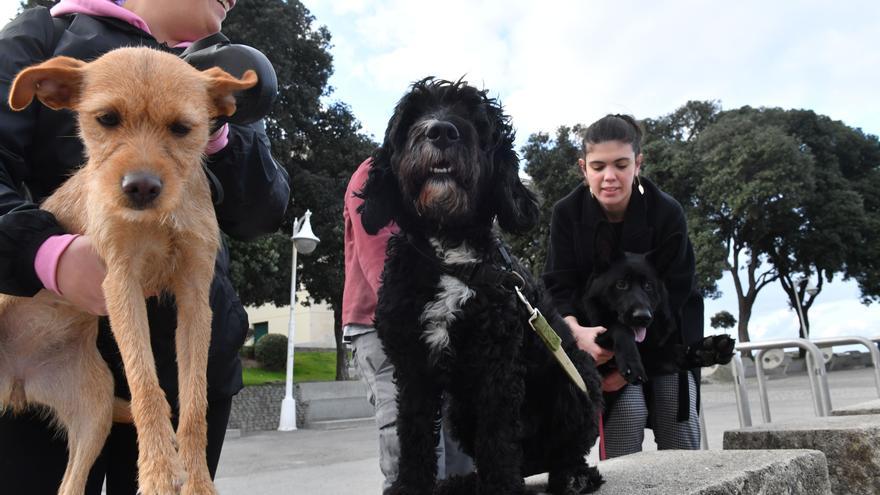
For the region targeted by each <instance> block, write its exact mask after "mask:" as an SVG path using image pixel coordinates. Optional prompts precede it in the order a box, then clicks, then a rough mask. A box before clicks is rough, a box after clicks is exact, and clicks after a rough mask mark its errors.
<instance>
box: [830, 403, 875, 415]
mask: <svg viewBox="0 0 880 495" xmlns="http://www.w3.org/2000/svg"><path fill="white" fill-rule="evenodd" d="M863 414H880V399H874V400H871V401H868V402H862V403H860V404H853V405H851V406H847V407H841V408H838V409H835V410H833V411H831V415H832V416H860V415H863Z"/></svg>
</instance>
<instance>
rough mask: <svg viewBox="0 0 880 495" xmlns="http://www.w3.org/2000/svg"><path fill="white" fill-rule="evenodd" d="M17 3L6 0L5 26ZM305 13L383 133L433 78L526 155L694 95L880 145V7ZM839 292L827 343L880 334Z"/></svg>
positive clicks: (729, 296) (475, 6)
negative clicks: (563, 131)
mask: <svg viewBox="0 0 880 495" xmlns="http://www.w3.org/2000/svg"><path fill="white" fill-rule="evenodd" d="M241 1H247V0H241ZM16 3H17V2H15V1H13V0H0V23H2V22H3V20H5V19H7V18H9V17H10V16H11V15H12V13H14V11H15V4H16ZM304 3H305V5H306V6H307V7H308V8H309V9H310V10H311V12H312V14H313V15H314V16H315V19H316V24H317V25H326V26H327V27H328V28H329V30H330V32H331V33H332V35H333V49H332V53H333V56H334V67H335V74H334V76H333V78H332V79H331V84H332V85H333V86H334V87H335V92H334V93H333V94H332V95H331V97H330V99H331V100H342V101H344V102H346V103H348V104H349V105H351V107H352V110H353V111H354V113H355V115H357V117H358V118H359V119H360V120H361V122H362V123H363V125H364V128H365V129H366V130H367V132H369V133H371V134H373V135H374V136H377V137H378V136H381V135H382V134H383V133H384V128H385V124H386V122H387V121H388V118H389V116H390V114H391V110H392V108H393V106H394V103H395V102H396V101H397V99H398V98H400V96H401V95H402V94H403V92H404V91H405V90H406V88H407V86H408V85H409V84H410V83H411V82H412V81H414V80H417V79H420V78H422V77H424V76H427V75H434V76H439V77H443V78H446V79H457V78H459V77H461V76H463V75H464V76H466V79H467V80H468V81H470V82H471V83H472V84H475V85H477V86H481V87H485V88H488V89H489V90H490V93H491V94H492V95H493V96H497V97H498V98H500V100H501V101H502V103H503V104H504V105H505V108H506V110H507V112H508V113H509V114H510V115H511V116H512V117H513V122H514V125H515V127H516V128H517V130H518V135H519V139H518V142H519V144H520V145H521V144H522V143H524V142H525V139H526V137H527V136H528V135H529V134H531V133H533V132H537V131H544V132H552V131H553V129H555V128H556V127H557V126H559V125H562V124H567V125H571V124H574V123H579V122H581V123H589V122H591V121H593V120H595V119H597V118H599V117H601V116H602V115H605V114H607V113H618V112H625V113H630V114H633V115H635V116H636V117H639V118H643V117H657V116H660V115H663V114H666V113H669V112H671V111H673V110H675V109H676V108H677V107H678V106H680V105H681V104H683V103H685V102H686V101H687V100H692V99H696V100H705V99H713V100H719V101H720V102H721V104H722V106H723V108H725V109H728V108H736V107H739V106H742V105H751V106H778V107H783V108H807V109H812V110H815V111H816V112H818V113H822V114H825V115H828V116H830V117H832V118H834V119H839V120H842V121H843V122H845V123H846V124H848V125H850V126H855V127H860V128H862V129H863V130H865V131H866V132H868V133H871V134H875V135H877V134H880V104H878V90H877V88H878V87H880V41H878V33H880V2H877V1H876V0H874V1H846V2H830V1H821V2H820V1H811V0H802V1H793V0H783V1H778V2H766V1H761V2H758V1H752V0H745V1H739V2H720V1H715V2H710V1H690V2H689V1H663V2H638V1H630V0H623V1H616V2H593V1H561V0H544V1H540V2H535V1H529V0H506V1H499V0H486V1H480V2H473V1H463V0H445V1H443V2H437V1H433V2H426V1H421V0H305V1H304ZM650 161H651V157H646V166H648V167H650ZM353 165H354V164H353ZM573 166H574V165H573ZM825 287H826V289H825V290H824V291H823V293H822V294H821V295H820V298H819V299H818V301H817V303H816V304H815V305H814V306H813V309H812V311H811V321H812V323H813V333H814V335H820V336H832V335H846V334H861V335H866V336H875V335H878V336H880V323H878V322H880V305H876V304H875V305H872V306H868V307H866V306H863V305H861V304H860V303H859V302H858V298H859V291H858V288H857V287H856V286H855V285H854V284H852V283H843V282H835V283H832V284H830V285H826V286H825ZM721 288H722V290H723V291H724V296H723V297H722V298H721V299H719V300H713V301H707V304H706V316H707V319H708V317H709V316H711V315H712V314H714V313H715V312H717V311H719V310H721V309H727V310H728V311H730V312H732V313H733V314H734V315H736V314H737V309H736V297H735V293H734V289H733V285H732V283H730V280H729V278H725V279H724V280H723V281H722V284H721ZM785 301H786V299H785V297H784V295H783V293H782V291H781V289H779V288H778V287H777V286H771V287H769V288H767V289H765V290H764V291H763V292H762V293H761V294H760V295H759V298H758V302H757V305H756V307H755V312H754V316H753V318H752V322H751V324H750V329H751V335H752V338H753V340H762V339H770V338H783V337H794V336H795V335H796V329H797V318H796V316H795V314H794V312H793V311H792V310H791V309H789V308H788V306H787V304H786V302H785ZM710 330H711V328H709V327H708V325H707V331H710Z"/></svg>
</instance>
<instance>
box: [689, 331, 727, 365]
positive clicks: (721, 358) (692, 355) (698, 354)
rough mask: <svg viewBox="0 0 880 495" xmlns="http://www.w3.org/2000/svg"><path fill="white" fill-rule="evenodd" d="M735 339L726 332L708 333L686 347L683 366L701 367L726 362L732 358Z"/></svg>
mask: <svg viewBox="0 0 880 495" xmlns="http://www.w3.org/2000/svg"><path fill="white" fill-rule="evenodd" d="M735 345H736V339H734V338H732V337H731V336H730V335H727V334H720V335H710V336H708V337H705V338H704V339H703V340H702V341H700V342H698V343H696V344H694V345H691V346H689V347H688V348H687V352H686V353H685V355H684V363H683V364H684V366H683V367H684V368H686V369H690V368H703V367H706V366H713V365H716V364H727V363H729V362H730V360H731V359H733V353H734V346H735Z"/></svg>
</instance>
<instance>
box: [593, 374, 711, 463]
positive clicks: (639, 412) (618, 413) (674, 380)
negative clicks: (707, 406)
mask: <svg viewBox="0 0 880 495" xmlns="http://www.w3.org/2000/svg"><path fill="white" fill-rule="evenodd" d="M687 377H688V387H689V389H690V390H689V392H690V394H689V396H690V404H689V406H688V408H689V411H690V414H689V416H688V419H687V420H686V421H681V422H679V421H676V420H675V417H676V413H677V412H678V375H675V374H673V375H663V376H657V377H652V378H651V383H652V385H653V389H654V397H653V403H652V404H651V411H653V413H654V414H653V420H654V424H653V425H652V426H653V430H654V439H655V441H656V442H657V449H658V450H667V449H684V450H698V449H699V448H700V422H699V417H698V416H697V385H696V383H695V382H694V376H693V374H691V373H688V374H687ZM603 419H604V430H605V455H606V457H607V458H608V459H610V458H612V457H619V456H622V455H627V454H633V453H635V452H641V451H642V443H643V442H644V440H645V427H646V426H648V405H647V404H646V403H645V394H644V392H643V390H642V386H641V385H627V386H625V387H624V388H623V391H622V392H621V394H620V397H618V399H617V402H615V403H614V407H613V408H612V409H611V413H610V414H608V415H607V416H605V417H604V418H603Z"/></svg>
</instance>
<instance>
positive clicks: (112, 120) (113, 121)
mask: <svg viewBox="0 0 880 495" xmlns="http://www.w3.org/2000/svg"><path fill="white" fill-rule="evenodd" d="M95 120H97V121H98V123H99V124H101V125H102V126H104V127H116V126H118V125H119V114H118V113H116V112H107V113H102V114H101V115H98V116H97V117H95Z"/></svg>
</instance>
